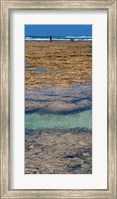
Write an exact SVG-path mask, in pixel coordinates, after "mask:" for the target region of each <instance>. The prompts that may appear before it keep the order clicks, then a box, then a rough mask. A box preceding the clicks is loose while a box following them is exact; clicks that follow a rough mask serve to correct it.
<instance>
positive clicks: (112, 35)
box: [0, 0, 117, 199]
mask: <svg viewBox="0 0 117 199" xmlns="http://www.w3.org/2000/svg"><path fill="white" fill-rule="evenodd" d="M0 6H1V14H0V21H1V30H0V32H1V34H0V37H1V42H0V51H1V67H0V72H1V79H0V81H1V91H0V92H1V110H0V118H1V125H0V130H1V134H0V136H1V137H0V138H1V139H0V142H1V150H0V153H1V158H0V159H1V164H0V167H1V169H0V171H1V175H0V176H1V177H0V181H1V182H0V184H1V195H0V198H1V199H13V198H22V199H24V198H32V199H34V198H35V199H36V198H41V199H42V198H43V199H44V198H48V199H50V198H54V199H55V198H59V199H60V198H62V199H63V198H70V199H72V198H74V199H75V198H80V199H81V198H82V199H86V198H87V199H88V198H92V199H94V198H95V199H96V198H98V199H104V198H105V199H116V198H117V190H116V187H117V131H116V129H117V101H116V100H117V99H116V97H117V88H116V79H117V71H116V67H117V64H116V62H117V14H116V13H117V1H116V0H104V1H103V0H102V1H100V0H89V1H87V0H84V1H82V0H78V1H77V0H60V1H56V0H34V1H33V0H1V1H0ZM35 9H48V10H49V9H55V10H60V9H72V10H74V9H85V10H88V9H89V10H107V13H108V14H107V15H108V19H107V22H108V24H107V29H108V30H107V31H108V32H107V35H108V38H107V56H108V77H107V79H108V82H107V87H108V92H107V93H108V99H107V103H108V107H107V112H108V115H107V118H108V121H107V126H108V132H107V133H108V139H107V140H108V142H107V147H108V148H107V153H108V162H107V168H108V173H107V176H108V182H107V184H108V186H107V189H100V190H94V189H92V190H88V189H86V190H79V189H73V190H72V189H69V190H68V189H67V190H64V189H62V190H61V189H58V190H55V189H53V190H49V189H46V190H44V189H43V190H40V189H38V190H37V189H36V190H34V189H29V190H26V189H23V190H15V189H13V190H12V189H10V178H9V175H10V166H9V164H10V150H9V149H10V141H9V140H10V91H9V85H10V81H9V80H10V77H9V76H10V72H9V71H10V70H9V67H10V56H9V55H10V36H9V35H10V31H9V30H10V28H11V27H10V23H9V18H10V17H9V16H10V12H11V10H32V11H33V10H35Z"/></svg>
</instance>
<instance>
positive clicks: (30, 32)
mask: <svg viewBox="0 0 117 199" xmlns="http://www.w3.org/2000/svg"><path fill="white" fill-rule="evenodd" d="M49 35H52V36H92V25H25V36H26V37H27V36H49Z"/></svg>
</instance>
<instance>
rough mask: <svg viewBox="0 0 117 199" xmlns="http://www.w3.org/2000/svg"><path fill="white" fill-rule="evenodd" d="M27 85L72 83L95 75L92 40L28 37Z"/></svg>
mask: <svg viewBox="0 0 117 199" xmlns="http://www.w3.org/2000/svg"><path fill="white" fill-rule="evenodd" d="M25 49H26V50H25V60H26V62H27V64H26V66H25V69H26V75H25V86H26V88H39V87H54V88H58V87H59V88H63V87H67V88H69V87H71V85H72V84H76V83H89V82H91V77H92V42H87V41H86V42H84V41H83V42H81V41H80V42H34V41H26V44H25Z"/></svg>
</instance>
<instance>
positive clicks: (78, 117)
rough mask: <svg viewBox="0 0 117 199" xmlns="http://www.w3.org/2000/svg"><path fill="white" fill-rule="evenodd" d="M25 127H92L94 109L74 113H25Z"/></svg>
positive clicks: (33, 128) (35, 128)
mask: <svg viewBox="0 0 117 199" xmlns="http://www.w3.org/2000/svg"><path fill="white" fill-rule="evenodd" d="M25 127H26V128H27V129H31V130H37V129H55V128H56V129H69V128H77V127H79V128H87V129H92V110H87V111H82V112H80V113H74V114H68V115H64V114H41V113H40V114H39V113H36V112H35V113H32V114H26V115H25Z"/></svg>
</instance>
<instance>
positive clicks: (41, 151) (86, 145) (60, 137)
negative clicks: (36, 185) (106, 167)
mask: <svg viewBox="0 0 117 199" xmlns="http://www.w3.org/2000/svg"><path fill="white" fill-rule="evenodd" d="M25 173H26V174H91V173H92V136H91V131H90V130H87V129H80V128H75V129H69V130H58V129H46V130H37V131H32V130H27V129H26V135H25Z"/></svg>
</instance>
